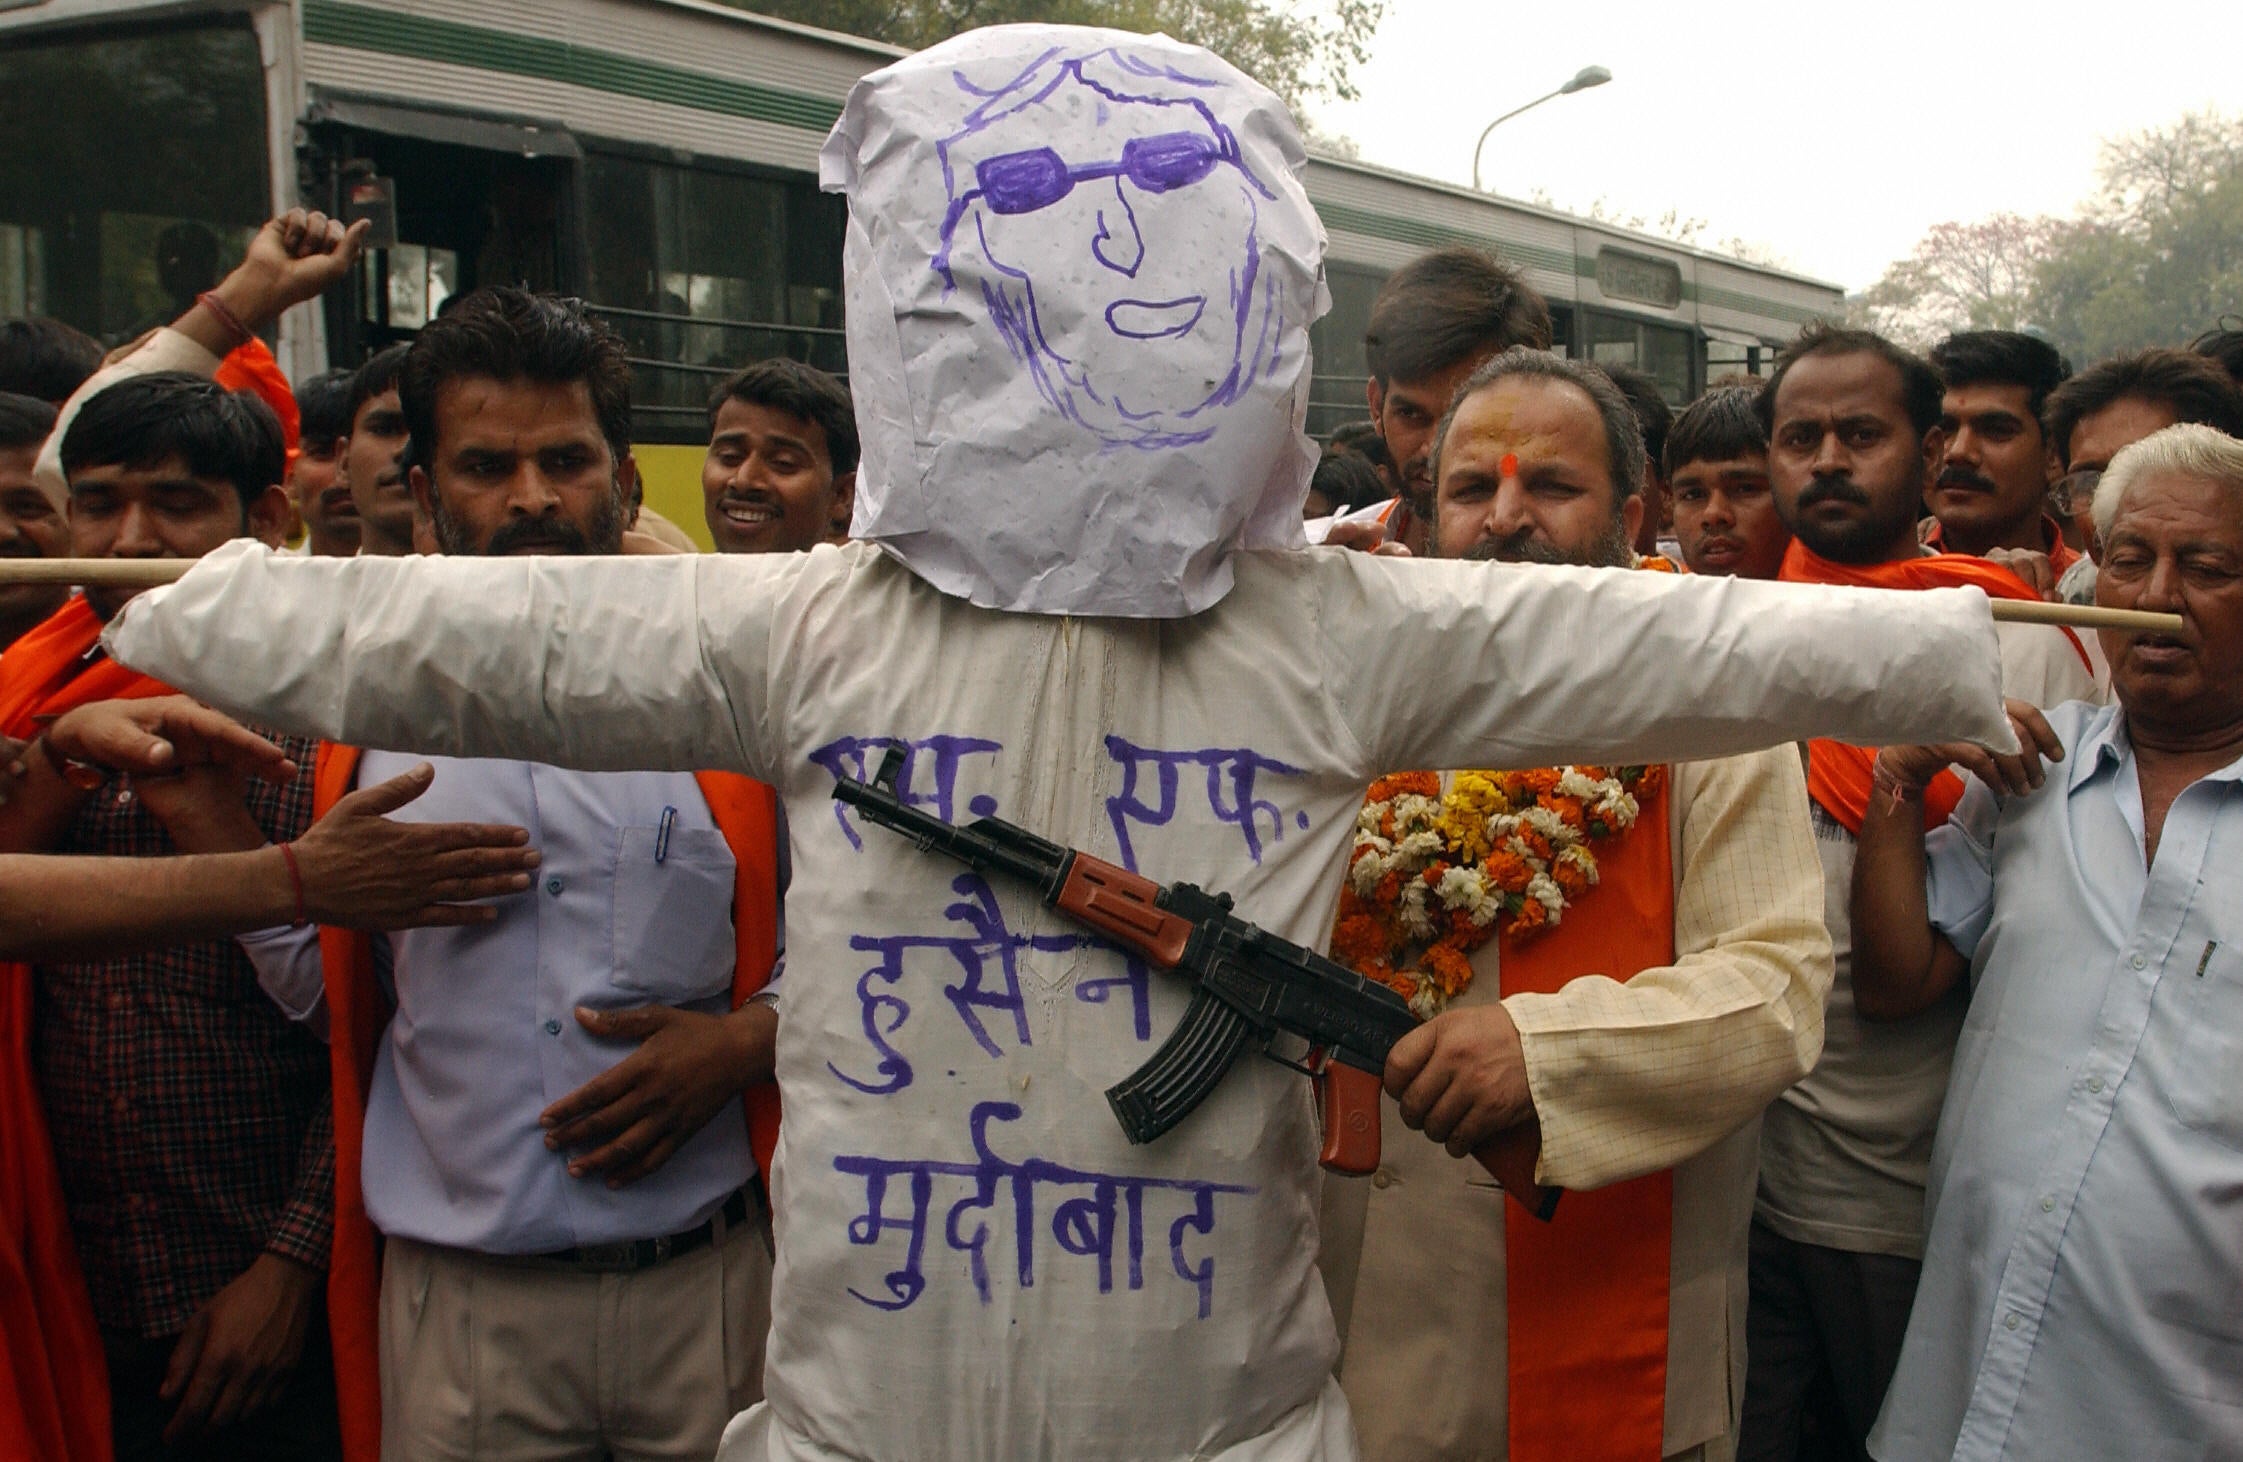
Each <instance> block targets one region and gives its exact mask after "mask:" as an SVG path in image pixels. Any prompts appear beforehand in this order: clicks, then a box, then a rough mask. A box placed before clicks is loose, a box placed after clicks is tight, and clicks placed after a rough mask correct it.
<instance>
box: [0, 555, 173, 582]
mask: <svg viewBox="0 0 2243 1462" xmlns="http://www.w3.org/2000/svg"><path fill="white" fill-rule="evenodd" d="M194 566H195V561H194V560H193V559H191V558H7V559H0V588H5V587H6V586H8V585H10V584H82V585H85V586H87V587H89V588H97V589H151V588H154V587H155V586H156V585H158V584H169V583H171V582H173V581H174V580H176V579H177V578H179V577H180V576H181V575H182V574H184V573H186V572H187V570H189V569H191V568H193V567H194Z"/></svg>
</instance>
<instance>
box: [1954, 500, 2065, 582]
mask: <svg viewBox="0 0 2243 1462" xmlns="http://www.w3.org/2000/svg"><path fill="white" fill-rule="evenodd" d="M1924 547H1926V548H1936V549H1938V550H1939V551H1940V552H1941V553H1953V552H1955V551H1956V550H1954V549H1952V548H1949V547H1948V546H1947V529H1946V527H1945V526H1944V525H1942V524H1941V523H1939V522H1938V521H1937V520H1936V519H1935V520H1934V521H1933V523H1932V525H1931V532H1930V533H1928V534H1926V535H1925V536H1924ZM2041 552H2042V553H2045V554H2047V555H2048V571H2049V572H2050V573H2051V574H2053V575H2055V576H2056V577H2057V578H2059V579H2061V578H2062V577H2064V570H2066V569H2068V568H2070V567H2071V566H2072V565H2073V564H2075V563H2078V562H2079V560H2080V552H2079V550H2078V549H2076V548H2074V547H2072V546H2071V545H2070V544H2069V543H2066V542H2065V541H2064V530H2063V529H2062V528H2060V527H2058V526H2057V525H2056V520H2055V519H2054V518H2051V517H2050V516H2048V514H2046V513H2043V514H2041Z"/></svg>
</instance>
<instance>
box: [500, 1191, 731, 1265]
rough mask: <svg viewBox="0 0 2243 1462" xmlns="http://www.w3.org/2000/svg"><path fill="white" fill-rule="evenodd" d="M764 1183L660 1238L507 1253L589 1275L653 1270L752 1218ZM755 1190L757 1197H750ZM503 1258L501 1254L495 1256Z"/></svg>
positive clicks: (518, 1260) (509, 1258) (514, 1259)
mask: <svg viewBox="0 0 2243 1462" xmlns="http://www.w3.org/2000/svg"><path fill="white" fill-rule="evenodd" d="M761 1187H762V1185H761V1184H760V1183H757V1184H755V1185H753V1186H752V1187H750V1188H742V1189H740V1190H739V1191H738V1192H736V1193H734V1194H733V1195H732V1196H731V1197H730V1198H727V1199H725V1200H724V1207H722V1208H720V1209H718V1210H717V1211H716V1212H715V1213H713V1214H711V1215H710V1216H709V1218H708V1220H707V1221H706V1222H704V1223H699V1224H695V1225H694V1226H693V1227H692V1228H689V1229H687V1230H685V1231H684V1232H683V1233H675V1234H668V1235H665V1236H664V1237H662V1238H659V1239H625V1240H622V1241H619V1242H617V1243H613V1244H579V1245H577V1246H576V1247H575V1248H573V1249H555V1250H554V1251H553V1252H552V1253H550V1254H509V1255H505V1256H503V1257H504V1259H505V1260H506V1262H508V1263H510V1264H524V1265H529V1266H531V1267H533V1268H538V1269H571V1270H576V1271H578V1272H579V1273H586V1274H629V1273H631V1272H633V1271H634V1270H639V1269H652V1268H653V1267H654V1266H655V1265H657V1264H662V1263H666V1262H667V1261H669V1260H671V1259H675V1258H677V1257H678V1256H679V1255H681V1254H690V1253H692V1252H693V1251H694V1250H696V1249H705V1248H707V1247H708V1246H709V1245H711V1244H714V1243H717V1242H719V1241H720V1240H722V1239H723V1238H724V1236H725V1235H726V1234H727V1233H729V1232H730V1231H732V1230H733V1229H735V1228H738V1227H739V1226H740V1225H741V1224H744V1223H746V1222H747V1221H748V1215H749V1214H750V1213H755V1212H760V1211H762V1209H763V1196H762V1192H761ZM751 1193H753V1195H754V1196H752V1197H751V1196H750V1194H751ZM491 1257H501V1256H495V1255H494V1256H491Z"/></svg>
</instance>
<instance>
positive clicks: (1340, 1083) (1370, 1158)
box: [1316, 1061, 1385, 1178]
mask: <svg viewBox="0 0 2243 1462" xmlns="http://www.w3.org/2000/svg"><path fill="white" fill-rule="evenodd" d="M1316 1095H1317V1098H1318V1100H1319V1101H1320V1102H1321V1103H1322V1105H1323V1108H1324V1150H1323V1151H1322V1152H1321V1153H1319V1154H1318V1155H1317V1159H1316V1160H1317V1161H1318V1162H1320V1163H1322V1164H1323V1165H1324V1169H1325V1171H1327V1172H1333V1173H1345V1174H1347V1175H1348V1176H1349V1177H1353V1178H1360V1177H1362V1176H1363V1175H1364V1174H1366V1173H1369V1172H1372V1171H1373V1170H1375V1169H1376V1168H1377V1167H1378V1165H1379V1098H1380V1097H1381V1096H1383V1095H1385V1086H1384V1084H1383V1083H1382V1082H1381V1081H1380V1079H1379V1075H1378V1073H1377V1072H1375V1071H1363V1070H1360V1069H1358V1068H1356V1067H1353V1066H1343V1065H1341V1064H1340V1063H1339V1062H1337V1061H1335V1062H1333V1063H1332V1064H1331V1065H1329V1066H1326V1067H1325V1068H1324V1074H1323V1075H1322V1076H1319V1077H1317V1078H1316Z"/></svg>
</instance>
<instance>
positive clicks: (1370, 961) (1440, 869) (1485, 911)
mask: <svg viewBox="0 0 2243 1462" xmlns="http://www.w3.org/2000/svg"><path fill="white" fill-rule="evenodd" d="M1665 785H1666V768H1664V767H1658V766H1650V767H1622V768H1620V769H1619V770H1617V771H1616V772H1611V773H1607V772H1606V771H1604V770H1603V769H1601V768H1598V767H1571V766H1567V767H1543V768H1538V769H1535V770H1532V771H1521V772H1469V771H1467V772H1458V773H1457V774H1456V777H1455V780H1454V783H1453V784H1452V785H1451V787H1450V789H1449V792H1448V794H1447V795H1446V796H1443V795H1442V792H1441V779H1440V777H1439V775H1438V774H1436V773H1433V772H1400V773H1397V774H1395V775H1393V776H1389V777H1381V778H1379V780H1377V781H1376V782H1373V783H1372V784H1371V790H1370V794H1369V795H1368V796H1367V797H1366V798H1365V799H1364V802H1363V810H1362V812H1361V813H1360V814H1359V815H1358V817H1357V819H1356V831H1355V851H1354V853H1353V855H1352V857H1351V859H1350V861H1349V865H1348V879H1347V884H1346V886H1345V887H1344V888H1342V889H1341V891H1340V912H1339V922H1338V923H1337V924H1336V925H1335V926H1334V928H1333V931H1332V956H1333V958H1335V959H1337V960H1339V961H1341V962H1342V963H1343V964H1346V965H1347V966H1348V967H1350V968H1351V969H1354V970H1355V971H1357V972H1358V973H1360V974H1362V975H1364V976H1366V977H1368V978H1370V979H1374V980H1377V981H1379V982H1380V983H1381V984H1383V985H1386V986H1389V987H1390V988H1392V989H1394V990H1396V991H1399V992H1400V993H1401V994H1403V995H1405V996H1407V997H1409V1001H1410V1006H1411V1008H1412V1009H1414V1010H1416V1011H1417V1013H1418V1014H1419V1015H1421V1016H1425V1017H1431V1016H1432V1015H1434V1014H1435V1013H1437V1012H1438V1011H1439V1010H1441V1009H1442V1007H1444V1006H1446V1005H1447V1004H1448V1003H1449V1001H1451V1000H1453V999H1455V998H1456V997H1457V996H1458V995H1459V994H1461V993H1463V991H1464V990H1465V988H1466V987H1468V986H1469V985H1470V984H1471V983H1472V962H1471V955H1472V952H1473V951H1474V950H1476V949H1478V948H1479V947H1480V946H1481V945H1483V944H1485V943H1487V941H1488V940H1490V939H1492V938H1495V937H1496V936H1497V935H1502V936H1504V937H1507V938H1511V939H1525V938H1531V937H1532V936H1533V935H1534V934H1536V933H1537V932H1539V931H1541V930H1542V929H1544V928H1547V927H1549V926H1550V925H1553V924H1556V923H1558V922H1559V921H1560V920H1561V919H1563V918H1564V916H1565V911H1566V909H1567V908H1569V907H1570V906H1571V905H1572V903H1573V901H1574V900H1576V899H1578V898H1580V897H1581V896H1582V895H1583V894H1585V893H1587V892H1588V890H1589V889H1591V888H1592V887H1594V886H1595V885H1596V881H1597V860H1596V854H1595V853H1594V852H1593V851H1592V847H1591V845H1592V844H1594V843H1598V842H1602V841H1605V840H1607V839H1610V838H1615V837H1618V836H1620V835H1621V834H1622V833H1624V832H1626V831H1627V830H1628V829H1629V828H1631V827H1633V826H1634V825H1635V822H1636V818H1637V816H1638V814H1639V813H1640V811H1641V809H1642V806H1643V804H1644V803H1645V802H1647V801H1649V800H1650V799H1652V798H1654V797H1657V796H1658V795H1659V793H1660V791H1661V790H1662V789H1663V788H1664V786H1665Z"/></svg>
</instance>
